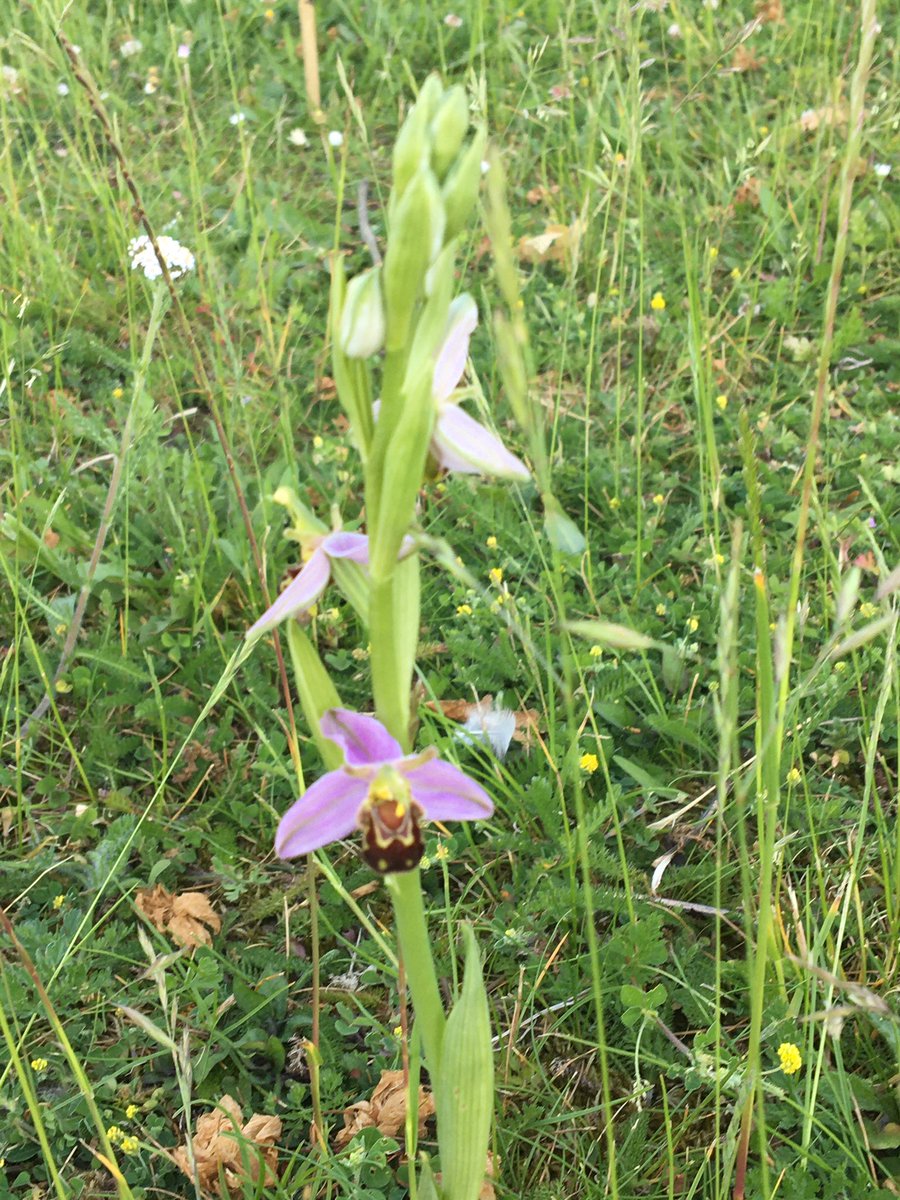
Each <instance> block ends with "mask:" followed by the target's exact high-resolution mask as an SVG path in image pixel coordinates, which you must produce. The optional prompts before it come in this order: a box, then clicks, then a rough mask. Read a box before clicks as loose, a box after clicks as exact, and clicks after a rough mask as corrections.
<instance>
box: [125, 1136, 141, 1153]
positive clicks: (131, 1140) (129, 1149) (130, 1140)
mask: <svg viewBox="0 0 900 1200" xmlns="http://www.w3.org/2000/svg"><path fill="white" fill-rule="evenodd" d="M140 1148H141V1143H140V1141H139V1140H138V1138H136V1137H135V1136H134V1134H133V1133H130V1134H129V1135H128V1137H123V1138H122V1153H123V1154H137V1152H138V1150H140Z"/></svg>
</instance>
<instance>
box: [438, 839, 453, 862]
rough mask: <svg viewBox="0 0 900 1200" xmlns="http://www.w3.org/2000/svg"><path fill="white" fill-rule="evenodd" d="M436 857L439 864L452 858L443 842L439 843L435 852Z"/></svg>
mask: <svg viewBox="0 0 900 1200" xmlns="http://www.w3.org/2000/svg"><path fill="white" fill-rule="evenodd" d="M434 857H435V858H436V859H437V861H438V862H443V861H444V859H445V858H449V857H450V851H449V850H448V849H447V847H446V846H445V845H444V843H443V842H438V844H437V848H436V849H435V852H434Z"/></svg>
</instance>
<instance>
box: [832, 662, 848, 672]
mask: <svg viewBox="0 0 900 1200" xmlns="http://www.w3.org/2000/svg"><path fill="white" fill-rule="evenodd" d="M834 669H835V670H836V671H846V670H847V664H846V663H845V662H844V660H843V659H841V660H840V662H836V663H835V664H834Z"/></svg>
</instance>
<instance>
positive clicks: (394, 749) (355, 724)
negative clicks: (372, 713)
mask: <svg viewBox="0 0 900 1200" xmlns="http://www.w3.org/2000/svg"><path fill="white" fill-rule="evenodd" d="M319 728H320V729H321V731H322V733H323V735H324V736H325V737H327V738H329V739H330V740H331V741H332V742H336V743H337V744H338V746H340V748H341V749H342V750H343V752H344V759H345V761H346V763H347V766H348V767H363V766H367V765H369V764H370V763H375V764H380V763H384V762H392V761H393V760H394V759H397V758H400V757H401V756H402V754H403V750H402V749H401V747H400V743H399V742H396V741H395V740H394V739H393V738H392V737H391V735H390V734H389V733H388V731H387V730H386V729H385V727H384V726H383V725H382V723H381V722H380V721H376V720H375V718H374V717H366V716H364V715H363V714H362V713H356V712H351V711H350V710H349V709H347V708H329V710H328V711H327V712H326V713H325V714H324V716H323V717H322V720H321V722H320V724H319Z"/></svg>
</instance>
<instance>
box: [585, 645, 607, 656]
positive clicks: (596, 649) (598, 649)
mask: <svg viewBox="0 0 900 1200" xmlns="http://www.w3.org/2000/svg"><path fill="white" fill-rule="evenodd" d="M602 653H603V647H602V646H591V648H590V650H588V654H590V656H591V658H599V657H600V655H601V654H602Z"/></svg>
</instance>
